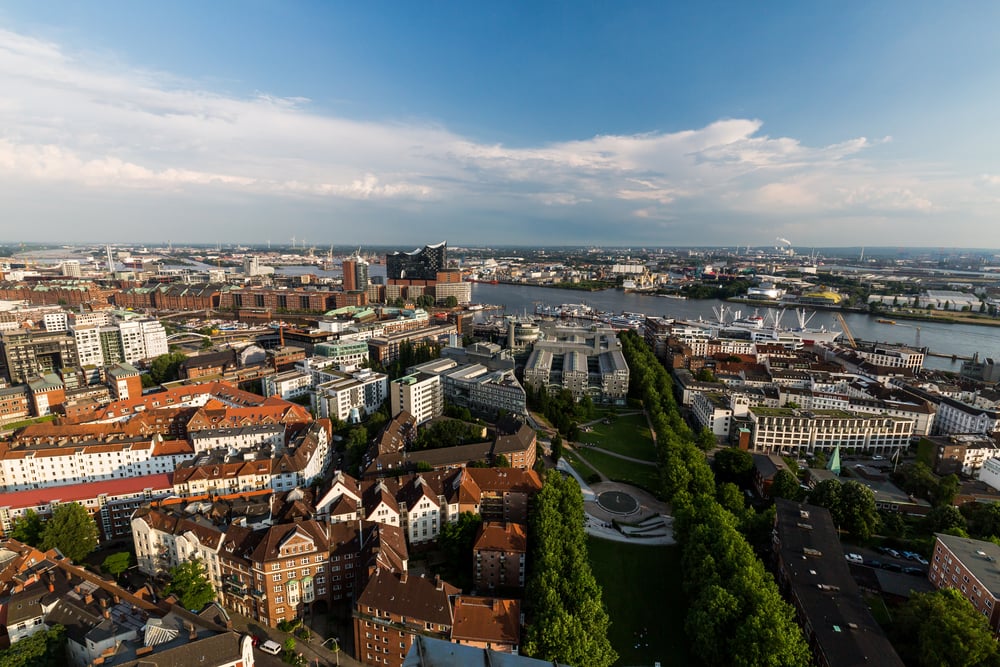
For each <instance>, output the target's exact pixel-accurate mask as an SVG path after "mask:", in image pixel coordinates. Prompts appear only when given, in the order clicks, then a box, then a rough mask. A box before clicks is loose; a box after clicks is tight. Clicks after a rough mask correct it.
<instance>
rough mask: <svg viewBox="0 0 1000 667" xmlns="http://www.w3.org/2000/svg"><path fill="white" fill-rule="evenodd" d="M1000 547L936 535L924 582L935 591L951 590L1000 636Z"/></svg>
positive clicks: (951, 536)
mask: <svg viewBox="0 0 1000 667" xmlns="http://www.w3.org/2000/svg"><path fill="white" fill-rule="evenodd" d="M998 559H1000V546H997V545H996V544H993V543H992V542H984V541H982V540H973V539H970V538H968V537H955V536H953V535H945V534H943V533H937V534H936V535H935V541H934V553H933V555H932V556H931V563H930V570H929V571H928V572H927V578H928V579H930V582H931V583H932V584H934V586H935V588H953V589H955V590H957V591H959V592H961V594H962V595H963V596H964V597H965V598H966V599H968V600H969V602H971V603H972V606H973V607H974V608H975V610H976V611H977V612H978V613H980V614H982V615H983V616H985V617H986V619H987V620H988V621H989V624H990V628H992V630H993V633H994V634H1000V569H998V568H997V562H998Z"/></svg>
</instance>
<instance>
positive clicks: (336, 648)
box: [320, 637, 340, 667]
mask: <svg viewBox="0 0 1000 667" xmlns="http://www.w3.org/2000/svg"><path fill="white" fill-rule="evenodd" d="M327 642H334V645H333V648H331V649H330V650H331V651H333V657H334V658H336V659H337V667H340V640H339V639H337V638H336V637H328V638H327V639H324V640H323V643H322V644H320V647H321V648H322V647H323V646H325V645H326V643H327Z"/></svg>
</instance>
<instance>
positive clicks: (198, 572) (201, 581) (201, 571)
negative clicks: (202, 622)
mask: <svg viewBox="0 0 1000 667" xmlns="http://www.w3.org/2000/svg"><path fill="white" fill-rule="evenodd" d="M166 592H167V594H168V595H173V596H175V597H176V598H177V601H178V602H179V603H180V605H181V606H182V607H184V608H185V609H190V610H192V611H195V612H198V611H201V610H202V609H203V608H204V607H205V605H207V604H208V603H209V602H211V601H212V600H214V599H215V589H214V588H212V582H211V581H209V579H208V575H207V573H206V571H205V566H204V565H203V564H202V562H201V560H200V559H198V558H194V559H192V560H189V561H185V562H183V563H180V564H179V565H177V566H175V567H172V568H171V569H170V583H169V584H168V585H167V588H166Z"/></svg>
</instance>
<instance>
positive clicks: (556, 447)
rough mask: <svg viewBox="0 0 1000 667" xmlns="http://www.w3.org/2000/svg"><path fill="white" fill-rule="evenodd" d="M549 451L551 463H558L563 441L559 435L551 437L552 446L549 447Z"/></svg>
mask: <svg viewBox="0 0 1000 667" xmlns="http://www.w3.org/2000/svg"><path fill="white" fill-rule="evenodd" d="M549 450H550V451H551V452H552V460H553V461H556V462H558V461H559V459H561V458H562V453H563V439H562V438H561V437H560V436H559V434H556V435H554V436H552V444H551V446H550V447H549Z"/></svg>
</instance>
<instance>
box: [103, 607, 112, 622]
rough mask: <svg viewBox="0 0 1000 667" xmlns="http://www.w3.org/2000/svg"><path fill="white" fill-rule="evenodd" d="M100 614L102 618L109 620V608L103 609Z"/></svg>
mask: <svg viewBox="0 0 1000 667" xmlns="http://www.w3.org/2000/svg"><path fill="white" fill-rule="evenodd" d="M101 615H102V616H104V618H106V619H107V620H109V621H110V620H111V610H110V609H105V610H104V611H103V612H101Z"/></svg>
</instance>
